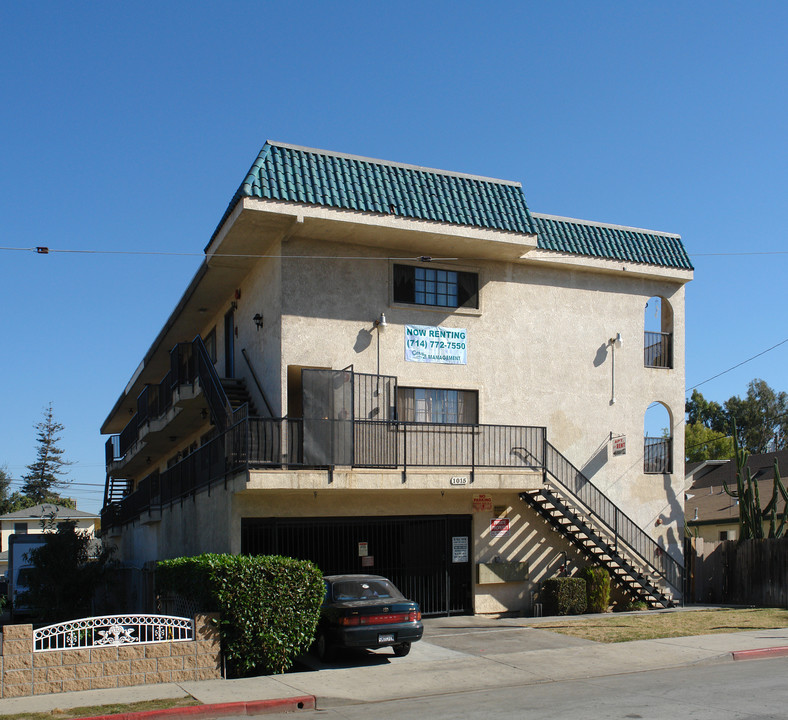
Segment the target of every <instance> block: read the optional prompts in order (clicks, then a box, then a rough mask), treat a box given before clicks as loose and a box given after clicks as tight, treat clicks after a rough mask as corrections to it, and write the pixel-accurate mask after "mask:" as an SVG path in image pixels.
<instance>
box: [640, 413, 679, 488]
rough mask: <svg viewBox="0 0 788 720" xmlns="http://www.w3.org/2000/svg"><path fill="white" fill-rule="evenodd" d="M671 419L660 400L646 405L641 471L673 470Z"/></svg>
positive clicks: (663, 471) (667, 471)
mask: <svg viewBox="0 0 788 720" xmlns="http://www.w3.org/2000/svg"><path fill="white" fill-rule="evenodd" d="M672 428H673V421H672V418H671V415H670V411H669V410H668V408H667V407H666V406H665V405H663V404H662V403H661V402H653V403H651V405H649V406H648V409H647V410H646V415H645V418H644V422H643V472H645V473H671V472H673V430H672Z"/></svg>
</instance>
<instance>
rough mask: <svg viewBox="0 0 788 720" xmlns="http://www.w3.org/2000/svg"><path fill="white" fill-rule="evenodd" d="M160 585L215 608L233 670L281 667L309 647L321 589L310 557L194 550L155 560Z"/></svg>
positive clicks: (278, 669)
mask: <svg viewBox="0 0 788 720" xmlns="http://www.w3.org/2000/svg"><path fill="white" fill-rule="evenodd" d="M156 580H157V584H158V587H159V589H160V590H162V591H164V592H167V591H170V592H177V593H180V594H184V595H189V596H190V597H192V598H197V599H199V600H201V602H203V603H205V607H206V609H207V610H216V611H218V612H219V613H220V614H221V621H220V622H221V624H220V630H221V636H222V649H223V651H224V656H225V658H226V660H227V661H228V664H229V669H230V671H231V673H232V674H234V675H248V674H252V673H254V672H263V673H282V672H285V670H287V669H288V668H290V667H291V666H292V664H293V661H294V660H295V659H296V657H298V656H299V655H300V654H301V653H304V652H306V651H307V650H308V649H309V645H310V644H311V642H312V639H313V638H314V634H315V628H316V627H317V621H318V618H319V616H320V606H321V604H322V601H323V595H324V594H325V587H324V585H323V576H322V573H321V572H320V570H318V568H317V567H316V566H315V565H313V564H312V563H311V562H308V561H305V560H295V559H293V558H288V557H280V556H276V555H269V556H264V555H261V556H255V557H249V556H244V555H212V554H206V555H199V556H197V557H193V558H176V559H175V560H165V561H163V562H160V563H158V565H157V569H156Z"/></svg>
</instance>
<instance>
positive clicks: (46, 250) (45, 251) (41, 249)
mask: <svg viewBox="0 0 788 720" xmlns="http://www.w3.org/2000/svg"><path fill="white" fill-rule="evenodd" d="M0 250H10V251H20V252H34V253H36V254H38V255H49V254H52V253H68V254H75V255H156V256H162V255H164V256H171V257H207V255H206V254H205V253H200V252H159V251H155V250H61V249H58V248H50V247H45V246H38V247H27V248H25V247H0ZM210 257H212V258H214V257H217V258H257V259H267V260H385V261H388V260H418V261H420V262H430V261H432V260H457V259H458V258H456V257H437V258H434V257H430V256H428V255H420V256H418V257H372V256H355V255H257V254H254V253H212V254H211V256H210Z"/></svg>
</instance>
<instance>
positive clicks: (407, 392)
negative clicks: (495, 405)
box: [397, 387, 479, 425]
mask: <svg viewBox="0 0 788 720" xmlns="http://www.w3.org/2000/svg"><path fill="white" fill-rule="evenodd" d="M397 417H398V419H399V420H402V421H404V422H423V423H443V424H462V425H476V424H477V423H478V422H479V396H478V393H477V392H476V391H475V390H447V389H442V388H409V387H398V388H397Z"/></svg>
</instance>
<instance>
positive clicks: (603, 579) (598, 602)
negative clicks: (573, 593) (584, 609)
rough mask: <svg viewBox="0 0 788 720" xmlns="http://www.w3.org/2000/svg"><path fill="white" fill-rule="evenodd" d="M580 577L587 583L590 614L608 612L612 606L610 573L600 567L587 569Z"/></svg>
mask: <svg viewBox="0 0 788 720" xmlns="http://www.w3.org/2000/svg"><path fill="white" fill-rule="evenodd" d="M580 577H582V578H583V579H584V580H585V581H586V599H587V600H588V612H591V613H603V612H607V608H608V606H609V605H610V573H608V571H607V570H606V569H605V568H603V567H600V566H599V565H596V566H594V567H586V568H583V569H582V570H581V571H580Z"/></svg>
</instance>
